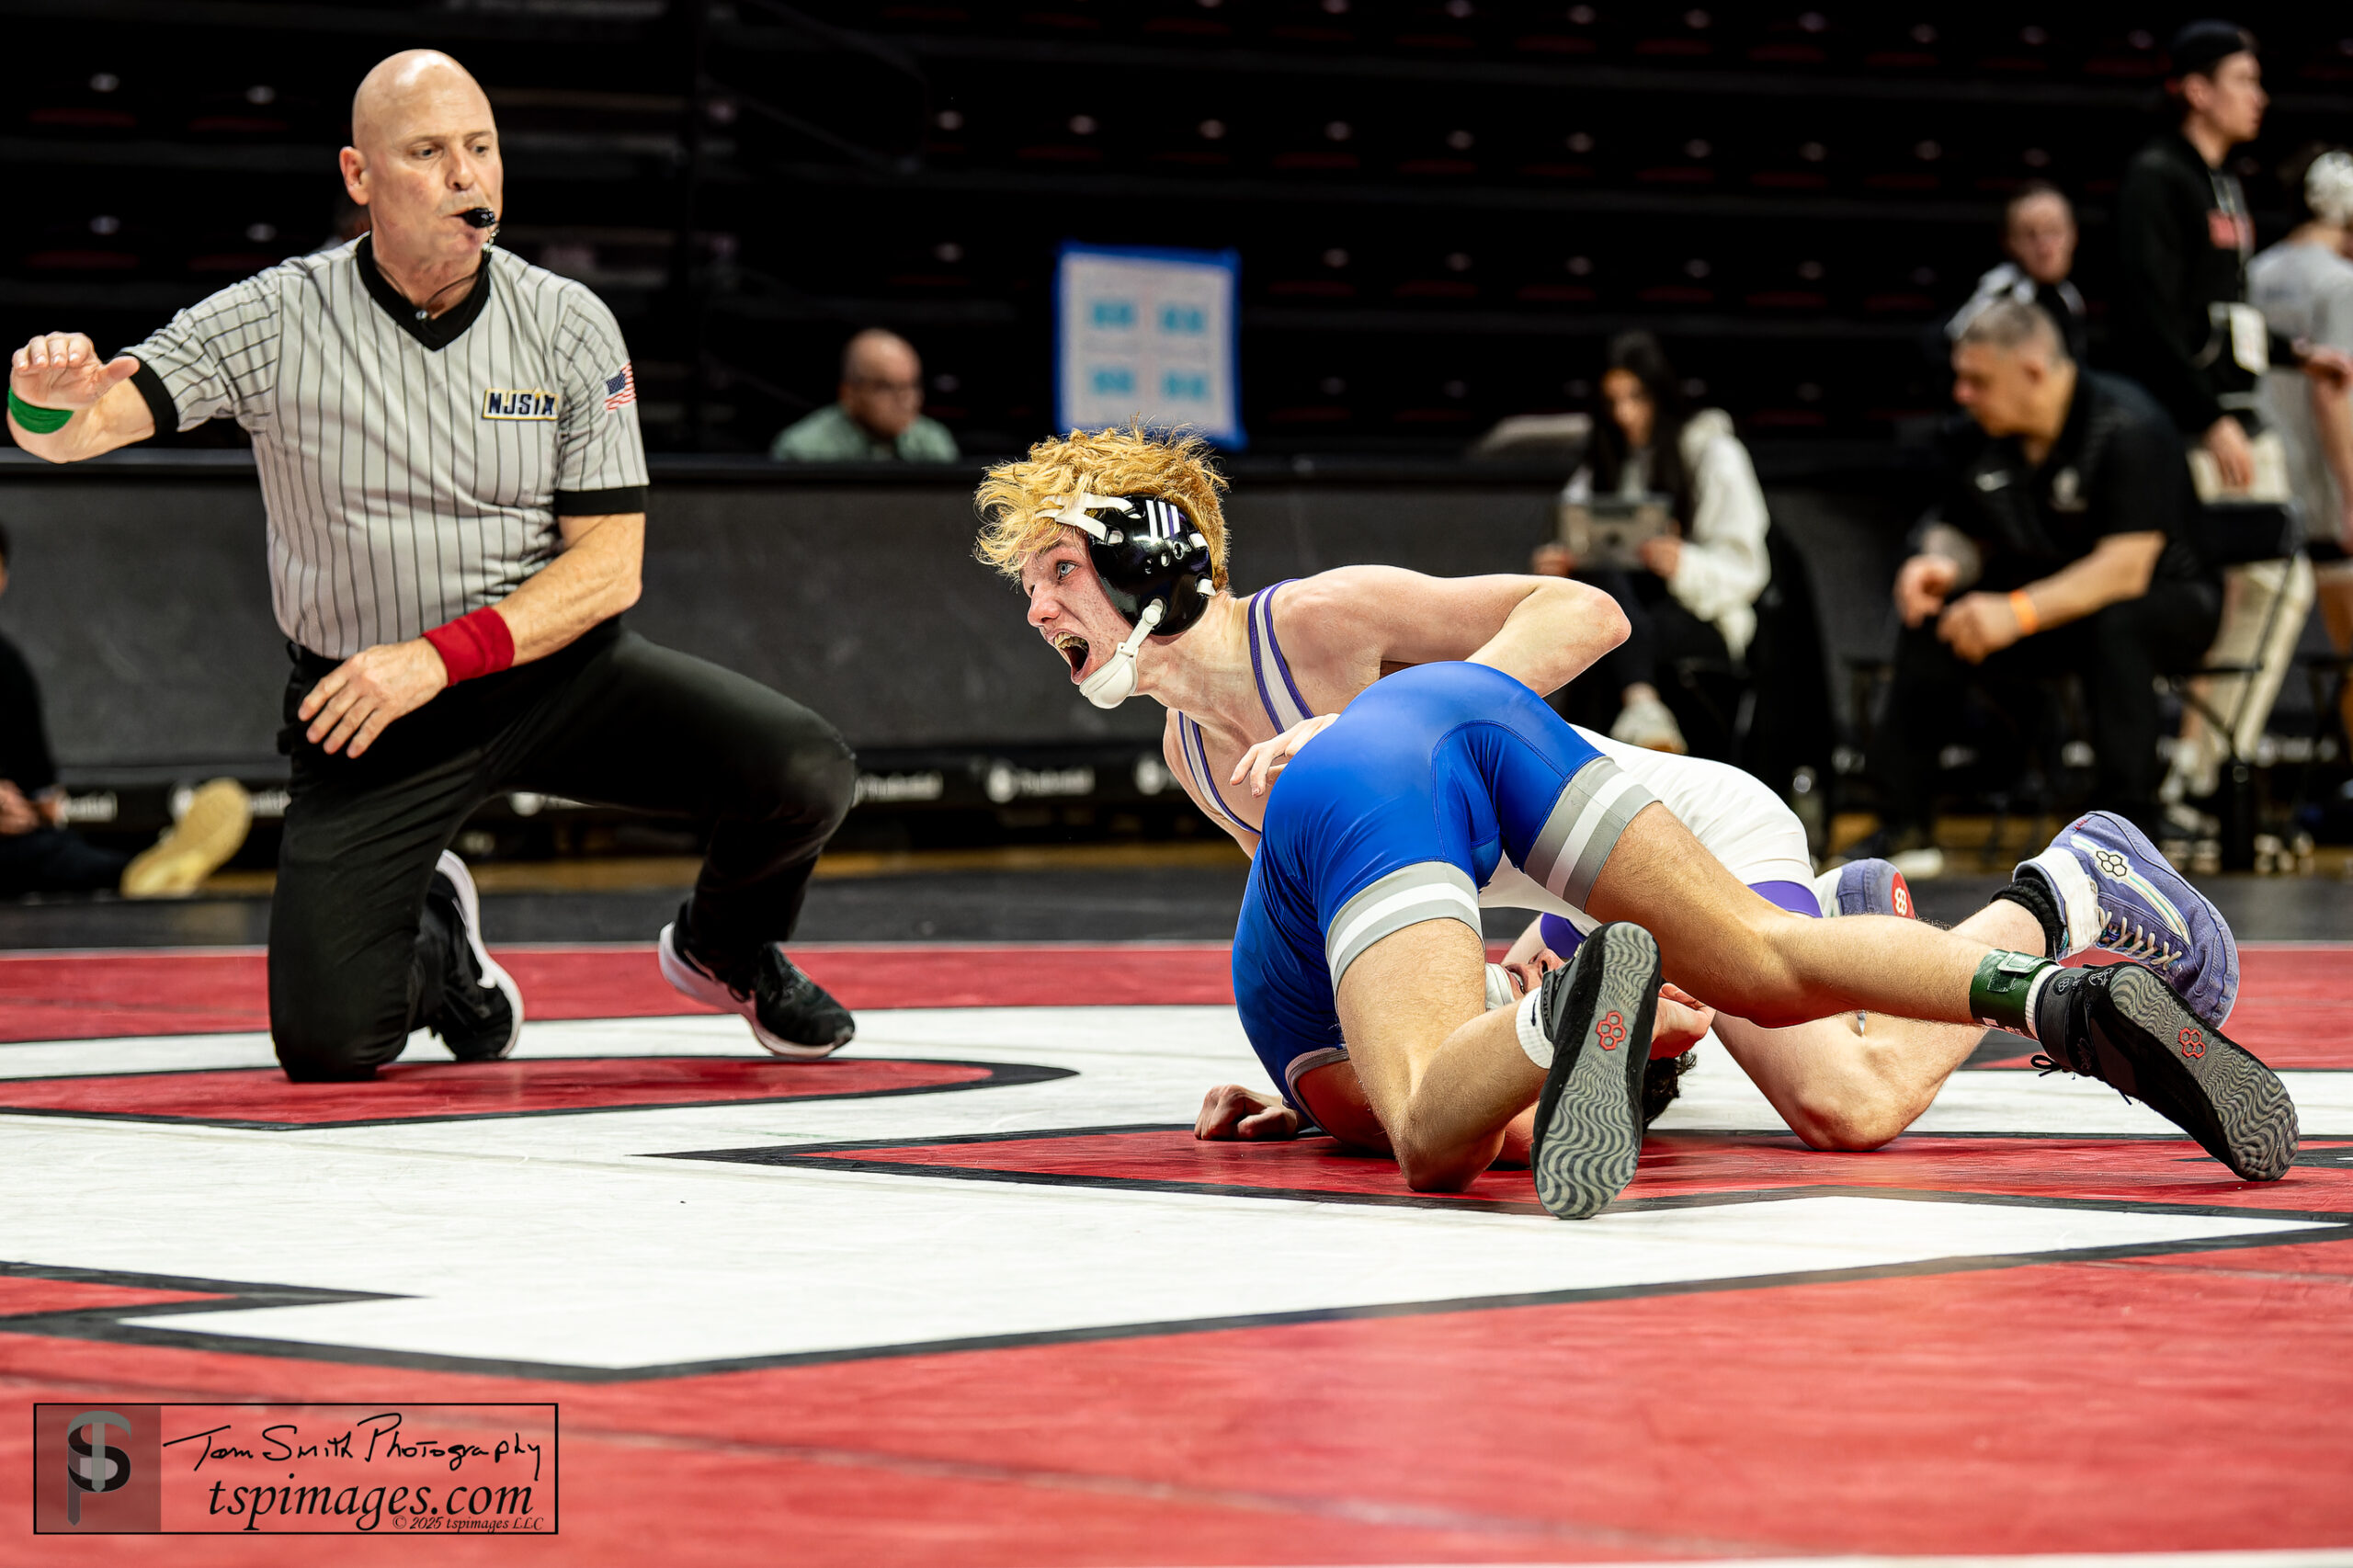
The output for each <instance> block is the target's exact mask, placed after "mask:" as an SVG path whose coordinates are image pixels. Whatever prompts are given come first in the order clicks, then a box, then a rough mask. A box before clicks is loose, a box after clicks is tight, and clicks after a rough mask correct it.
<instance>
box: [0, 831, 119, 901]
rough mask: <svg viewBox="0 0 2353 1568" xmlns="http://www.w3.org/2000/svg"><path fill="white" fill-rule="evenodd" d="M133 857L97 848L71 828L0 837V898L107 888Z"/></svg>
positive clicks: (108, 888)
mask: <svg viewBox="0 0 2353 1568" xmlns="http://www.w3.org/2000/svg"><path fill="white" fill-rule="evenodd" d="M129 864H131V857H130V856H128V855H125V854H123V853H122V852H121V851H120V850H119V849H101V848H99V847H98V846H97V845H95V844H92V843H91V842H89V841H88V840H87V839H85V838H84V837H83V836H82V835H80V834H78V833H75V832H74V831H73V830H72V829H71V828H63V827H37V828H35V829H33V830H32V831H31V832H30V833H15V834H9V835H6V836H0V898H21V897H23V896H24V895H25V894H26V893H28V892H113V891H114V889H115V887H116V885H117V884H118V883H119V882H120V881H122V869H123V868H124V867H125V866H128V865H129Z"/></svg>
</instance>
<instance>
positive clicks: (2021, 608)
mask: <svg viewBox="0 0 2353 1568" xmlns="http://www.w3.org/2000/svg"><path fill="white" fill-rule="evenodd" d="M2010 613H2011V614H2012V615H2014V616H2016V617H2018V635H2019V636H2021V637H2031V636H2033V635H2034V634H2035V633H2036V632H2037V631H2040V630H2041V628H2042V618H2041V617H2040V616H2039V615H2037V614H2035V613H2034V600H2033V598H2032V597H2030V596H2029V594H2028V593H2027V591H2026V590H2025V589H2024V588H2013V589H2011V590H2010Z"/></svg>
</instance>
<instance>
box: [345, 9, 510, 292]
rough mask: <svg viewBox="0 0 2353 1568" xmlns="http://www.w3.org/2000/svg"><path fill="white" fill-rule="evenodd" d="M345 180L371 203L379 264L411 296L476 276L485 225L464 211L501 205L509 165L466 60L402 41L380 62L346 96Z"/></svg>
mask: <svg viewBox="0 0 2353 1568" xmlns="http://www.w3.org/2000/svg"><path fill="white" fill-rule="evenodd" d="M343 187H344V189H345V190H346V191H347V192H348V193H349V194H350V197H351V199H352V200H354V201H356V202H358V204H359V205H360V206H362V207H365V208H366V209H368V213H369V219H370V221H371V224H372V227H373V230H374V233H375V236H376V243H375V254H376V265H377V266H378V267H381V268H382V269H383V271H384V274H385V276H386V277H388V278H391V279H392V282H393V283H394V284H395V285H396V286H400V285H407V286H405V287H402V289H401V291H402V292H403V293H404V294H408V295H410V296H411V297H412V298H415V297H416V291H417V290H416V286H419V285H421V286H424V287H425V288H426V290H428V294H427V297H429V291H430V290H433V289H436V288H439V287H454V286H455V284H456V283H457V282H458V281H459V280H460V279H463V278H471V277H472V276H473V271H474V268H475V267H476V266H478V265H479V264H480V262H481V258H482V253H483V247H484V246H485V245H487V244H490V240H491V234H492V231H491V230H490V229H477V228H475V227H474V226H473V225H472V224H471V223H469V222H466V220H465V217H464V214H466V213H467V212H469V211H472V210H473V209H475V208H477V207H487V208H489V209H490V210H492V211H493V212H502V211H504V210H506V209H505V202H506V166H505V165H503V164H502V163H501V162H500V161H499V155H498V125H497V122H496V121H495V120H494V119H493V118H492V116H491V112H490V99H489V97H487V96H485V95H484V94H483V90H482V86H481V85H480V84H479V83H477V82H475V80H474V79H473V77H472V74H469V73H468V72H467V70H466V68H465V67H464V66H462V65H460V64H459V63H458V62H456V61H454V60H452V59H450V58H449V56H448V55H446V54H444V53H442V52H441V51H439V50H438V49H406V50H403V51H401V52H400V53H398V54H395V55H392V56H390V57H389V58H387V59H384V60H381V61H379V62H377V63H376V68H375V69H374V70H372V71H370V72H369V73H368V74H367V75H366V76H364V77H362V78H361V79H360V83H359V90H358V92H356V93H354V94H352V96H351V145H350V146H348V147H346V148H345V149H344V150H343Z"/></svg>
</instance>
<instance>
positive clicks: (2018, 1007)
mask: <svg viewBox="0 0 2353 1568" xmlns="http://www.w3.org/2000/svg"><path fill="white" fill-rule="evenodd" d="M2058 967H2059V966H2058V965H2057V964H2055V963H2053V962H2052V961H2051V960H2049V959H2042V958H2036V957H2034V956H2033V955H2032V954H2030V953H2006V952H2003V951H2002V950H2001V949H1998V948H1997V949H1995V950H1994V951H1992V952H1990V953H1987V954H1986V955H1985V956H1984V959H1982V960H1979V962H1978V965H1977V972H1976V974H1974V975H1973V976H1972V977H1971V978H1970V982H1969V1011H1970V1013H1971V1015H1972V1017H1975V1018H1976V1019H1977V1021H1978V1022H1979V1023H1981V1024H1984V1025H1985V1026H1986V1027H1987V1028H1996V1029H2007V1030H2009V1031H2010V1032H2011V1033H2012V1034H2022V1035H2024V1036H2026V1037H2027V1039H2029V1040H2033V1039H2034V1038H2035V1033H2034V1023H2033V1014H2032V1013H2031V1012H2030V1011H2029V1009H2030V1008H2031V1006H2032V1005H2033V1000H2034V994H2035V992H2036V991H2037V990H2039V989H2040V985H2039V982H2040V981H2041V980H2042V979H2043V978H2044V977H2045V976H2046V975H2048V974H2049V973H2051V972H2052V971H2055V970H2057V969H2058Z"/></svg>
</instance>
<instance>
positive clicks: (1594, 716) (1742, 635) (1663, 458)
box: [1530, 332, 1771, 761]
mask: <svg viewBox="0 0 2353 1568" xmlns="http://www.w3.org/2000/svg"><path fill="white" fill-rule="evenodd" d="M1601 395H1602V401H1603V403H1604V405H1605V406H1604V411H1603V416H1602V417H1601V418H1600V419H1597V420H1596V421H1595V423H1594V434H1593V447H1592V450H1591V451H1590V453H1589V454H1588V455H1587V458H1586V464H1585V466H1584V467H1582V468H1580V469H1579V470H1578V471H1577V472H1576V475H1575V477H1574V478H1573V479H1571V480H1570V481H1569V487H1568V490H1567V492H1566V494H1564V496H1563V499H1564V500H1567V501H1569V502H1571V503H1574V504H1584V503H1586V502H1589V501H1591V500H1593V499H1595V498H1612V497H1614V498H1620V499H1626V500H1635V499H1641V498H1643V497H1645V496H1660V497H1664V498H1665V501H1666V503H1667V506H1668V510H1669V512H1670V514H1671V515H1672V516H1673V517H1674V519H1675V525H1676V527H1675V529H1674V531H1673V532H1671V533H1669V534H1666V535H1664V536H1662V537H1659V538H1655V539H1650V540H1644V541H1643V544H1642V547H1641V558H1642V564H1641V565H1640V566H1638V567H1634V568H1631V569H1627V568H1617V567H1605V566H1601V565H1599V564H1597V563H1593V562H1579V561H1578V560H1577V559H1576V557H1575V556H1574V555H1573V554H1572V553H1571V552H1570V551H1569V549H1568V547H1567V546H1566V545H1563V544H1557V543H1554V544H1546V545H1542V546H1540V547H1539V548H1538V549H1537V551H1536V554H1535V558H1534V560H1533V561H1532V562H1530V565H1531V569H1532V570H1534V571H1536V572H1539V573H1543V574H1550V575H1552V576H1562V577H1565V576H1575V577H1579V578H1581V579H1583V580H1585V581H1586V582H1589V583H1591V584H1593V585H1595V586H1596V587H1598V588H1601V589H1603V590H1604V591H1606V592H1607V593H1608V594H1609V595H1610V597H1613V598H1615V599H1616V600H1617V601H1618V603H1619V606H1620V608H1622V609H1624V610H1625V612H1626V619H1627V620H1628V621H1629V622H1631V625H1632V628H1633V630H1632V632H1631V635H1630V636H1628V637H1627V639H1626V641H1625V642H1623V643H1621V644H1620V646H1619V647H1618V648H1617V649H1616V650H1615V651H1614V652H1612V653H1608V654H1607V655H1605V656H1604V657H1603V658H1602V659H1601V661H1600V662H1599V663H1598V664H1597V665H1594V666H1593V668H1592V669H1591V670H1590V671H1589V672H1588V673H1587V674H1586V676H1584V677H1583V678H1581V679H1579V680H1577V681H1575V682H1574V683H1573V684H1572V685H1571V686H1569V687H1567V688H1565V689H1564V690H1563V691H1562V692H1561V693H1559V694H1558V695H1557V696H1556V698H1555V699H1554V700H1555V702H1556V704H1557V705H1559V706H1561V707H1562V708H1563V712H1564V713H1566V715H1567V716H1568V717H1569V718H1570V719H1572V720H1573V721H1574V722H1578V723H1582V724H1585V725H1586V727H1587V728H1589V729H1596V730H1606V731H1607V732H1608V734H1609V736H1610V738H1611V739H1613V740H1619V741H1623V742H1625V743H1627V744H1630V745H1639V746H1648V747H1650V748H1652V749H1653V750H1656V751H1667V752H1677V753H1685V754H1689V753H1695V752H1696V753H1697V754H1698V755H1699V756H1711V757H1714V758H1716V759H1717V760H1719V761H1730V760H1732V755H1731V754H1732V742H1733V737H1732V735H1731V733H1729V731H1728V728H1727V726H1726V725H1725V724H1724V723H1723V722H1722V720H1721V719H1720V718H1718V717H1717V716H1716V715H1715V714H1713V713H1711V711H1710V710H1708V708H1707V706H1706V705H1705V704H1704V703H1702V702H1700V701H1699V700H1698V699H1696V698H1695V697H1694V696H1693V695H1692V694H1690V693H1688V692H1687V691H1686V690H1685V689H1684V688H1683V687H1682V686H1681V684H1680V683H1679V682H1677V681H1676V680H1675V679H1674V678H1673V670H1674V665H1675V664H1676V662H1677V660H1684V659H1697V660H1702V661H1708V662H1711V663H1715V664H1720V665H1738V664H1739V662H1740V660H1741V658H1742V656H1743V655H1744V654H1745V653H1747V651H1748V643H1749V640H1750V639H1751V638H1753V637H1754V636H1755V635H1756V608H1755V607H1756V599H1757V596H1759V595H1760V594H1762V593H1763V592H1764V591H1765V585H1766V581H1767V579H1768V577H1769V576H1770V575H1771V569H1770V567H1769V565H1768V562H1767V558H1766V553H1765V527H1766V514H1765V493H1764V491H1763V490H1762V489H1760V488H1759V487H1758V485H1757V483H1756V468H1755V466H1754V465H1752V464H1751V463H1750V461H1749V459H1748V449H1747V448H1745V447H1744V446H1742V445H1741V443H1740V437H1737V436H1735V435H1733V428H1732V416H1731V415H1727V414H1725V413H1724V412H1723V411H1722V409H1716V408H1703V409H1700V410H1698V411H1697V412H1693V411H1691V410H1690V409H1689V408H1688V404H1687V403H1686V401H1685V399H1684V395H1683V386H1682V383H1681V381H1679V380H1677V376H1676V374H1675V369H1674V367H1673V366H1671V365H1670V364H1668V362H1667V358H1666V354H1665V350H1664V349H1662V348H1661V347H1659V344H1658V339H1656V338H1654V337H1653V336H1652V335H1650V334H1649V333H1646V332H1630V333H1626V334H1623V335H1620V336H1619V337H1617V338H1614V339H1612V340H1611V342H1610V345H1609V358H1608V369H1607V370H1605V371H1604V372H1603V375H1602V378H1601ZM1663 675H1664V676H1666V678H1665V680H1662V679H1661V676H1663ZM1687 737H1690V738H1688V739H1687ZM1695 743H1696V744H1695Z"/></svg>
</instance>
